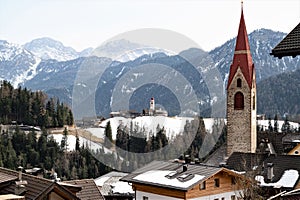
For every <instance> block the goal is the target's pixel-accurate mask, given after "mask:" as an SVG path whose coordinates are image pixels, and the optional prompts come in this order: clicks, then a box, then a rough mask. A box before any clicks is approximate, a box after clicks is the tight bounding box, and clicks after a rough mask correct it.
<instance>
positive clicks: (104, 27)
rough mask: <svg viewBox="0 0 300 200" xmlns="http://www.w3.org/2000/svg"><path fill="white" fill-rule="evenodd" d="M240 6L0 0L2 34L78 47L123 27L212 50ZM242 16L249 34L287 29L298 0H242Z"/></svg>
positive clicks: (203, 1)
mask: <svg viewBox="0 0 300 200" xmlns="http://www.w3.org/2000/svg"><path fill="white" fill-rule="evenodd" d="M240 8H241V1H240V0H0V39H2V40H8V41H9V42H13V43H19V44H24V43H26V42H29V41H31V40H32V39H35V38H39V37H51V38H53V39H56V40H59V41H61V42H63V43H64V44H65V45H66V46H72V47H73V48H75V49H76V50H78V51H79V50H82V49H84V48H87V47H97V46H98V45H100V44H101V43H102V42H104V41H106V40H108V39H110V38H111V37H113V36H115V35H118V34H120V33H123V32H126V31H131V30H135V29H140V28H162V29H168V30H171V31H175V32H178V33H181V34H183V35H185V36H186V37H188V38H190V39H192V40H194V41H195V42H197V43H198V45H199V46H200V47H202V48H203V49H204V50H211V49H213V48H215V47H217V46H220V45H221V44H223V43H224V42H226V41H227V40H229V39H231V38H233V37H235V36H236V34H237V30H238V24H239V19H240V11H241V9H240ZM244 16H245V21H246V26H247V31H248V34H249V33H250V32H252V31H253V30H256V29H260V28H268V29H272V30H275V31H281V32H285V33H288V32H290V31H291V30H292V29H293V28H294V27H295V26H296V25H297V24H298V23H299V22H300V0H244Z"/></svg>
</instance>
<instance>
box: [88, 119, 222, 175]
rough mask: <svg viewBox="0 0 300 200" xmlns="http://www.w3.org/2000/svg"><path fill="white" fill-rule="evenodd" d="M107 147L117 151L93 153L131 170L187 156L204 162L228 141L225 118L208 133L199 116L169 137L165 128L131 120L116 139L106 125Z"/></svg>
mask: <svg viewBox="0 0 300 200" xmlns="http://www.w3.org/2000/svg"><path fill="white" fill-rule="evenodd" d="M105 136H106V137H105V140H104V146H105V147H106V148H108V149H111V150H114V152H115V155H113V154H111V153H105V151H104V149H100V150H98V151H95V152H93V153H94V156H95V157H96V158H99V159H103V158H105V159H106V160H105V161H104V162H105V163H112V164H111V165H109V166H110V167H115V168H117V169H121V171H127V172H131V171H133V170H135V169H137V168H139V167H142V166H144V165H145V164H147V163H149V162H150V161H152V160H171V159H175V158H179V159H184V158H185V156H189V159H190V160H191V161H196V160H199V162H200V161H203V160H205V159H206V158H207V156H209V155H210V154H211V153H212V152H213V151H214V150H215V149H217V148H218V147H220V146H221V145H222V144H224V142H225V140H226V126H225V125H224V121H222V120H220V119H216V120H215V122H214V124H213V128H212V132H211V133H208V132H207V130H206V128H205V124H204V121H203V118H202V117H195V118H194V119H193V120H188V121H186V123H185V126H184V129H183V131H182V133H180V134H174V135H171V136H169V137H167V135H166V130H165V128H164V127H160V126H157V128H156V131H155V133H152V131H150V132H149V133H147V131H146V128H145V127H140V126H138V124H134V123H131V124H130V125H129V126H124V125H120V126H119V127H118V128H117V135H116V139H115V140H112V133H111V125H110V122H108V123H107V125H106V128H105Z"/></svg>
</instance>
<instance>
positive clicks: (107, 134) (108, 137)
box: [104, 121, 112, 148]
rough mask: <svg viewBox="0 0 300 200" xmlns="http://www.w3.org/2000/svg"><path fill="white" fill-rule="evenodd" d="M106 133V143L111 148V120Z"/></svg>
mask: <svg viewBox="0 0 300 200" xmlns="http://www.w3.org/2000/svg"><path fill="white" fill-rule="evenodd" d="M104 133H105V138H104V145H105V147H107V148H111V147H112V130H111V126H110V121H108V122H107V124H106V127H105V131H104Z"/></svg>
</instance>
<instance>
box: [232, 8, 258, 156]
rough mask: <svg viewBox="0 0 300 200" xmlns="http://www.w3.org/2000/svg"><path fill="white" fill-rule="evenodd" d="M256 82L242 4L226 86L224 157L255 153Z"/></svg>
mask: <svg viewBox="0 0 300 200" xmlns="http://www.w3.org/2000/svg"><path fill="white" fill-rule="evenodd" d="M256 107H257V105H256V80H255V69H254V64H253V62H252V56H251V53H250V45H249V41H248V35H247V30H246V24H245V20H244V13H243V4H242V9H241V19H240V25H239V30H238V35H237V39H236V45H235V51H234V56H233V61H232V64H231V66H230V72H229V78H228V85H227V156H230V155H231V154H232V153H233V152H251V153H255V151H256Z"/></svg>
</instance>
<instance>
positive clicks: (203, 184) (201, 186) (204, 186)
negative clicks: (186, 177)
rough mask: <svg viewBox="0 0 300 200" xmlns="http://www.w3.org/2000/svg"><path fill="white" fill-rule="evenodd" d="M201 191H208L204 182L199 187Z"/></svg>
mask: <svg viewBox="0 0 300 200" xmlns="http://www.w3.org/2000/svg"><path fill="white" fill-rule="evenodd" d="M199 189H200V190H205V189H206V181H203V182H202V183H201V184H200V186H199Z"/></svg>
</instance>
